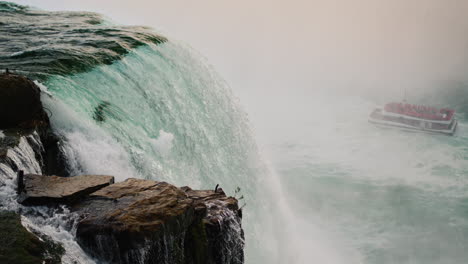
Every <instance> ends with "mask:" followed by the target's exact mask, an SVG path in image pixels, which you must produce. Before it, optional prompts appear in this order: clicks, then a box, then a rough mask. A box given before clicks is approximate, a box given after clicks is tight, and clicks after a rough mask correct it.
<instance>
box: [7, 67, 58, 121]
mask: <svg viewBox="0 0 468 264" xmlns="http://www.w3.org/2000/svg"><path fill="white" fill-rule="evenodd" d="M40 94H41V93H40V89H39V87H37V85H36V84H34V82H32V81H31V80H29V79H28V78H26V77H24V76H20V75H15V74H0V128H10V127H23V128H32V127H37V126H46V125H48V124H49V119H48V117H47V115H46V113H45V112H44V110H43V108H42V103H41V98H40Z"/></svg>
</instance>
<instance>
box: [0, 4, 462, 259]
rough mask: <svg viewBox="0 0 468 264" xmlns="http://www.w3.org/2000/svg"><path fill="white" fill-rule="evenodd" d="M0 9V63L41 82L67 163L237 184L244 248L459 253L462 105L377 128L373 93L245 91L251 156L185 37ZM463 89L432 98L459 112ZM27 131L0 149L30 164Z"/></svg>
mask: <svg viewBox="0 0 468 264" xmlns="http://www.w3.org/2000/svg"><path fill="white" fill-rule="evenodd" d="M0 14H1V16H0V33H1V34H0V42H2V43H7V44H6V45H2V46H1V47H0V68H6V67H8V68H10V69H14V70H16V71H18V72H20V73H23V74H27V75H29V76H30V77H32V78H34V79H35V80H37V83H38V84H39V85H40V86H41V87H42V89H43V90H44V91H45V93H44V94H43V102H44V104H45V106H46V108H47V109H48V110H49V111H50V112H51V113H52V116H51V120H52V124H53V127H54V129H55V132H56V133H58V134H59V135H61V136H62V137H63V138H64V144H63V145H62V151H63V152H64V153H65V155H66V157H67V159H68V165H69V168H68V170H69V171H70V173H71V174H83V173H91V174H111V175H115V176H116V178H117V180H124V179H126V178H129V177H137V178H147V179H155V180H164V181H168V182H171V183H174V184H176V185H179V186H182V185H190V186H192V187H194V188H214V186H215V185H216V184H218V183H219V184H220V185H221V186H222V187H223V189H224V190H225V191H226V192H227V193H229V194H232V195H234V194H235V191H234V190H236V189H237V187H240V188H241V191H240V192H239V193H238V194H236V195H237V196H238V197H239V196H241V195H242V196H243V197H244V200H243V201H245V202H246V203H247V205H246V207H245V208H244V219H243V228H244V231H245V243H246V262H247V263H300V264H302V263H379V264H380V263H384V264H386V263H389V264H390V263H464V262H466V259H467V258H468V255H467V252H468V251H467V250H466V245H468V239H467V237H468V236H467V235H466V230H468V229H467V227H468V217H467V216H466V204H467V202H466V191H467V190H466V186H468V185H467V182H466V179H465V177H464V175H466V172H467V171H468V164H467V162H466V160H467V158H466V157H467V149H466V147H465V146H466V145H467V135H466V133H465V132H464V130H465V129H466V124H465V121H464V120H461V122H460V129H459V132H458V134H457V135H456V136H455V137H453V138H449V137H439V136H427V135H420V134H409V133H401V132H399V131H386V130H379V129H376V128H374V127H372V126H370V125H369V124H368V123H367V116H368V114H369V112H370V111H371V109H372V108H373V107H374V106H375V100H374V99H372V100H371V99H369V98H365V97H362V96H353V95H351V93H348V94H343V93H336V94H333V95H330V93H326V92H323V91H317V92H315V93H314V94H313V95H311V96H308V97H305V96H302V95H301V96H298V97H297V98H294V97H293V96H292V95H291V93H288V94H287V95H281V94H280V96H278V100H277V101H273V102H272V103H271V105H270V106H268V105H267V106H262V107H259V106H257V105H256V102H254V103H252V104H250V108H252V105H254V107H257V109H255V110H258V109H264V110H265V113H264V114H263V115H262V114H261V113H260V114H259V115H253V118H252V119H253V123H254V124H256V125H258V127H263V128H264V130H260V131H257V132H258V133H257V140H259V141H260V144H261V145H262V146H263V147H262V151H261V155H259V153H258V150H257V148H256V146H255V145H256V142H255V140H253V138H252V135H251V132H250V129H249V127H248V122H247V120H246V116H245V114H244V112H243V111H241V110H240V108H239V107H238V105H237V102H236V100H235V99H233V96H232V95H231V94H230V92H229V89H228V88H227V86H226V84H225V83H224V82H223V81H222V80H220V78H219V77H218V76H217V75H216V74H215V73H214V71H213V70H212V69H211V68H210V67H208V66H207V63H206V62H205V61H204V60H203V59H202V58H200V56H199V55H197V54H196V53H195V52H194V51H192V50H191V49H190V48H188V47H186V46H184V45H182V44H180V43H175V42H172V41H167V40H166V39H165V38H163V37H160V36H157V35H155V34H154V33H153V32H151V30H149V29H147V28H140V27H119V26H115V25H112V24H110V23H108V22H106V21H104V20H103V19H102V18H101V17H100V16H99V15H97V14H93V13H74V12H54V13H51V12H45V11H39V10H32V9H29V8H26V7H22V6H18V5H14V4H10V3H5V2H0ZM38 17H40V19H38ZM10 43H12V44H11V45H10ZM464 90H466V89H464V87H461V88H460V87H458V88H457V89H453V93H450V94H453V96H452V95H450V94H449V95H447V93H445V94H446V95H447V97H449V98H444V99H443V100H444V101H443V102H440V101H439V102H437V103H447V104H448V106H451V105H454V106H456V107H457V110H462V112H463V113H465V112H466V111H464V109H465V107H466V105H467V104H465V103H464V96H463V95H464V94H465V92H464ZM432 94H434V93H432ZM249 96H250V97H251V98H255V96H258V97H260V96H264V94H263V93H260V94H255V91H252V92H251V94H249ZM269 98H274V94H273V95H272V94H269ZM419 98H423V97H419ZM424 98H425V99H424V101H427V100H426V99H427V98H428V97H424ZM436 98H437V99H438V100H439V99H440V98H441V97H440V96H436ZM247 105H249V104H248V103H247ZM249 112H255V111H249ZM272 115H274V119H272V118H271V116H272ZM270 120H273V121H270ZM259 124H260V125H259ZM1 138H2V133H0V140H1ZM34 142H36V143H34ZM37 145H38V144H37V140H35V139H34V136H33V137H30V138H29V139H27V138H22V139H21V140H20V142H19V144H18V146H17V147H16V148H14V149H13V150H12V151H10V152H9V155H10V156H9V157H10V158H11V160H14V161H15V164H17V166H18V167H19V168H22V169H24V170H25V171H27V172H37V173H39V172H40V171H39V170H40V169H39V170H38V168H40V166H39V165H38V162H37V161H36V160H35V156H34V149H35V148H38V147H39V148H40V146H37ZM264 155H268V158H269V160H270V161H271V162H270V163H267V164H265V162H264V161H262V158H261V156H264ZM0 173H1V174H2V175H3V176H6V177H5V178H6V180H5V182H3V183H0V186H1V187H0V195H1V196H2V202H1V207H2V208H6V209H9V210H14V211H19V212H21V213H22V214H23V215H24V217H23V224H25V225H26V226H28V227H29V228H31V229H35V230H42V232H43V233H45V234H46V235H48V236H49V237H51V238H53V239H54V240H56V241H58V242H60V243H61V244H63V245H64V248H65V249H66V252H67V253H66V254H65V256H64V258H63V259H62V260H63V262H64V263H73V262H78V263H92V262H93V260H92V259H90V258H89V257H88V256H86V254H84V253H83V252H82V250H81V249H80V248H79V247H78V245H77V244H76V242H75V241H74V238H73V232H74V230H73V225H71V226H70V225H69V224H68V223H69V220H66V221H65V220H64V219H65V218H68V217H69V214H68V211H67V209H66V208H60V209H57V210H56V211H52V212H51V211H50V210H48V209H46V208H39V209H30V208H26V207H22V206H20V205H18V204H17V203H16V201H15V200H14V196H15V190H14V186H15V184H14V183H13V179H14V177H15V175H14V172H13V170H12V169H11V168H10V167H9V166H7V165H5V164H0ZM0 179H2V178H1V177H0ZM31 210H37V211H35V212H32V211H31ZM44 216H46V217H44ZM226 217H229V216H226ZM71 222H73V221H71ZM233 224H234V226H233V230H237V232H234V233H233V234H232V235H235V236H239V235H240V234H239V233H240V232H239V227H238V226H235V223H233ZM226 239H228V240H229V236H227V237H226Z"/></svg>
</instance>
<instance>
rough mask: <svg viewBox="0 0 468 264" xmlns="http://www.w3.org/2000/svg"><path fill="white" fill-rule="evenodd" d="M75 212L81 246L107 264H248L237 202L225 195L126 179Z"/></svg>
mask: <svg viewBox="0 0 468 264" xmlns="http://www.w3.org/2000/svg"><path fill="white" fill-rule="evenodd" d="M73 210H75V211H76V212H78V213H79V214H80V215H81V217H82V220H81V221H80V222H79V223H78V228H77V234H76V235H77V240H78V243H79V244H80V245H81V246H82V247H83V249H85V250H86V251H87V252H88V253H89V254H91V255H92V256H94V257H95V258H97V259H99V260H101V261H103V262H108V263H167V264H169V263H170V264H178V263H181V264H182V263H184V264H189V263H193V264H199V263H200V264H201V263H203V264H211V263H213V264H214V263H232V264H238V263H243V245H244V242H243V233H242V229H240V213H239V212H240V211H239V209H238V207H237V200H236V199H234V198H232V197H226V195H225V194H224V193H222V192H218V193H215V192H214V191H194V190H191V189H190V188H188V187H184V188H177V187H175V186H173V185H171V184H168V183H165V182H156V181H150V180H138V179H127V180H126V181H124V182H120V183H116V184H113V185H110V186H108V187H105V188H103V189H101V190H99V191H97V192H95V193H92V194H91V195H90V196H89V198H88V199H87V200H85V201H82V202H79V203H78V204H76V205H75V206H74V207H73ZM234 225H237V226H238V227H239V230H237V229H236V230H233V228H232V227H233V226H234ZM234 229H235V228H234ZM221 230H222V231H221ZM230 232H235V234H232V233H230ZM223 233H224V234H226V236H223ZM227 236H229V237H230V238H232V239H231V240H230V241H228V240H229V239H225V238H226V237H227ZM231 242H232V243H231ZM232 244H236V247H231V246H232ZM227 247H230V248H229V249H228V248H227ZM224 249H226V250H224Z"/></svg>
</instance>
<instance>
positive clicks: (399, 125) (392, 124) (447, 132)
mask: <svg viewBox="0 0 468 264" xmlns="http://www.w3.org/2000/svg"><path fill="white" fill-rule="evenodd" d="M369 123H371V124H373V125H376V126H379V127H384V128H395V129H400V130H404V131H411V132H423V133H429V134H442V135H447V136H453V135H454V134H455V132H456V130H457V126H458V120H456V119H454V120H453V124H452V125H451V127H450V128H449V129H429V128H423V127H419V126H410V125H406V124H402V123H398V122H392V121H388V120H382V119H378V118H372V117H370V118H369Z"/></svg>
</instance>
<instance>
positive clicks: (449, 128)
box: [369, 102, 458, 135]
mask: <svg viewBox="0 0 468 264" xmlns="http://www.w3.org/2000/svg"><path fill="white" fill-rule="evenodd" d="M369 122H370V123H372V124H375V125H378V126H384V127H397V128H400V129H404V130H411V131H422V132H427V133H437V134H445V135H453V134H454V133H455V130H456V128H457V124H458V121H457V119H455V110H453V109H448V108H441V109H439V108H435V107H431V106H424V105H414V104H407V103H396V102H394V103H388V104H386V105H385V106H384V107H382V108H376V109H375V110H374V111H372V113H371V114H370V117H369Z"/></svg>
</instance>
